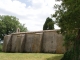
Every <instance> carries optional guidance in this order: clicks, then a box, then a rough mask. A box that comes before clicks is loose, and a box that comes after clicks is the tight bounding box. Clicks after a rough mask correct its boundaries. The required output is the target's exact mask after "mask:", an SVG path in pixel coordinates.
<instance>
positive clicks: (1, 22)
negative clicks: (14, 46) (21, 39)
mask: <svg viewBox="0 0 80 60" xmlns="http://www.w3.org/2000/svg"><path fill="white" fill-rule="evenodd" d="M17 28H20V30H21V32H22V31H27V28H26V27H25V26H24V25H22V24H21V23H20V22H19V19H18V18H16V17H14V16H8V15H2V16H1V15H0V38H1V39H3V37H4V36H5V35H8V34H11V33H14V32H16V30H17Z"/></svg>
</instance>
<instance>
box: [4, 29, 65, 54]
mask: <svg viewBox="0 0 80 60" xmlns="http://www.w3.org/2000/svg"><path fill="white" fill-rule="evenodd" d="M3 51H4V52H30V53H31V52H32V53H39V52H45V53H64V52H65V48H64V47H63V36H62V35H61V34H58V33H57V32H56V31H55V30H46V31H40V32H24V33H22V32H21V33H20V32H19V33H14V34H11V35H6V36H5V37H4V44H3Z"/></svg>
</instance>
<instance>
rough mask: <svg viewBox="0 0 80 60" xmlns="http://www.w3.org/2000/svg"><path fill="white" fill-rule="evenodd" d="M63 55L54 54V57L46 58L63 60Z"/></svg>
mask: <svg viewBox="0 0 80 60" xmlns="http://www.w3.org/2000/svg"><path fill="white" fill-rule="evenodd" d="M62 57H63V56H62V55H61V56H54V57H51V58H47V59H46V60H61V58H62Z"/></svg>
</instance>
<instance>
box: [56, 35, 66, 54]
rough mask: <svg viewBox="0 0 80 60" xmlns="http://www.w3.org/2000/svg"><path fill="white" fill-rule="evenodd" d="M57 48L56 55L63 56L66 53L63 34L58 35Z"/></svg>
mask: <svg viewBox="0 0 80 60" xmlns="http://www.w3.org/2000/svg"><path fill="white" fill-rule="evenodd" d="M56 42H57V46H56V53H59V54H62V53H65V47H64V46H63V43H64V41H63V36H62V35H61V34H58V35H57V40H56Z"/></svg>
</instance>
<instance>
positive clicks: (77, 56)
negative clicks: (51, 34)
mask: <svg viewBox="0 0 80 60" xmlns="http://www.w3.org/2000/svg"><path fill="white" fill-rule="evenodd" d="M61 1H62V3H61V5H55V8H56V12H55V14H53V17H55V18H56V23H57V25H59V26H60V27H61V33H62V34H63V35H64V36H65V44H66V46H67V47H68V48H67V52H66V53H65V54H64V57H63V58H62V60H80V0H61Z"/></svg>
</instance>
